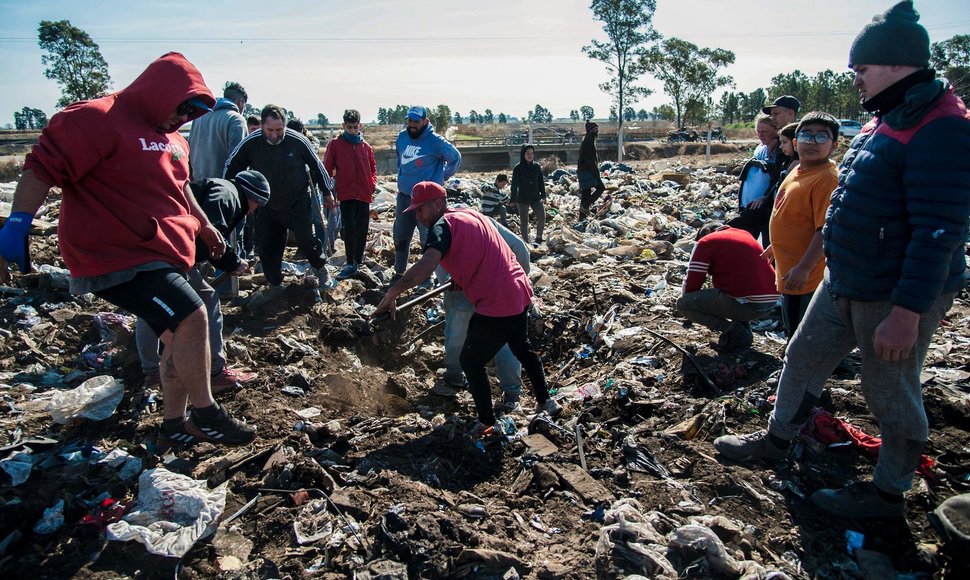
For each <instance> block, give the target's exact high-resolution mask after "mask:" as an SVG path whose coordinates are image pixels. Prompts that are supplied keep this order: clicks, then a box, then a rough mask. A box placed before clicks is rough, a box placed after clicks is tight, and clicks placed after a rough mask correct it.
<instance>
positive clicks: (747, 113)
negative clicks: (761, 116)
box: [738, 89, 768, 122]
mask: <svg viewBox="0 0 970 580" xmlns="http://www.w3.org/2000/svg"><path fill="white" fill-rule="evenodd" d="M738 99H739V105H740V107H741V121H744V122H749V121H754V118H755V117H757V116H758V113H760V112H761V109H762V107H764V106H765V103H766V102H767V101H768V95H767V94H766V93H765V90H764V89H755V90H753V91H751V92H750V93H747V94H739V95H738Z"/></svg>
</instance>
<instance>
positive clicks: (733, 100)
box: [717, 91, 743, 125]
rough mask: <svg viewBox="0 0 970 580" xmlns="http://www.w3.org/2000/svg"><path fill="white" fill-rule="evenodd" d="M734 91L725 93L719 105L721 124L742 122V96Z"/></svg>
mask: <svg viewBox="0 0 970 580" xmlns="http://www.w3.org/2000/svg"><path fill="white" fill-rule="evenodd" d="M742 94H743V93H735V92H732V91H724V93H723V94H722V95H721V100H720V101H718V103H717V110H718V113H720V115H721V123H723V124H725V125H729V124H731V123H735V122H737V121H740V120H741V99H740V97H741V95H742Z"/></svg>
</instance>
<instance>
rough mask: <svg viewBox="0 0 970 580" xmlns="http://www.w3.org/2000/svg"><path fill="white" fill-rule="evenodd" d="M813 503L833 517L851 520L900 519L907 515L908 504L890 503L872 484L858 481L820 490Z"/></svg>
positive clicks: (814, 496) (813, 495)
mask: <svg viewBox="0 0 970 580" xmlns="http://www.w3.org/2000/svg"><path fill="white" fill-rule="evenodd" d="M811 500H812V503H814V504H815V505H816V506H817V507H818V508H819V509H821V510H822V511H824V512H827V513H829V514H832V515H833V516H836V517H840V518H845V519H850V520H868V519H877V518H885V519H899V518H902V517H903V516H904V515H905V511H906V502H905V501H903V500H902V498H900V501H895V502H894V501H889V500H887V499H884V498H883V497H882V496H880V495H879V490H878V489H876V486H875V485H873V484H872V483H871V482H862V481H857V482H855V483H851V484H849V485H847V486H845V487H843V488H842V489H820V490H818V491H816V492H815V493H813V494H812V497H811Z"/></svg>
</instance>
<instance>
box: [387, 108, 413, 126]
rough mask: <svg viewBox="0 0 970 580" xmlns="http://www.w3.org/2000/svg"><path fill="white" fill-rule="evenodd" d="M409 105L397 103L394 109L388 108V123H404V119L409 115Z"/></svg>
mask: <svg viewBox="0 0 970 580" xmlns="http://www.w3.org/2000/svg"><path fill="white" fill-rule="evenodd" d="M408 108H409V107H408V106H407V105H397V106H396V107H394V108H393V109H388V110H387V124H388V125H403V124H404V120H405V119H407V117H408Z"/></svg>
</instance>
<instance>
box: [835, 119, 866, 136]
mask: <svg viewBox="0 0 970 580" xmlns="http://www.w3.org/2000/svg"><path fill="white" fill-rule="evenodd" d="M861 132H862V123H860V122H859V121H853V120H852V119H839V135H841V136H843V137H850V138H851V137H855V136H856V135H858V134H859V133H861Z"/></svg>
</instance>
